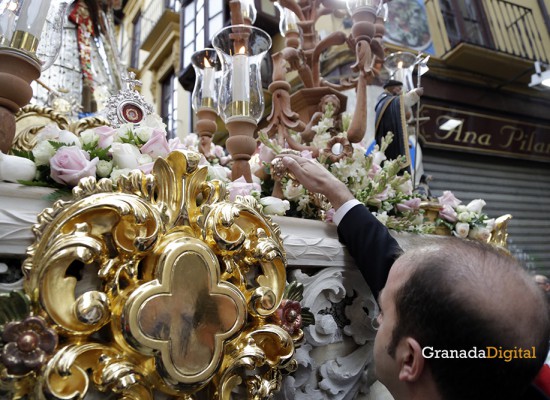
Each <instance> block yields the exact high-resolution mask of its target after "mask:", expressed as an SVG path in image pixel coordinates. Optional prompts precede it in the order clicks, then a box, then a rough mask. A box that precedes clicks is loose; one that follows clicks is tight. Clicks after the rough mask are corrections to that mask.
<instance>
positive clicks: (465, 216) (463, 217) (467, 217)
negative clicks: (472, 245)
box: [457, 211, 472, 222]
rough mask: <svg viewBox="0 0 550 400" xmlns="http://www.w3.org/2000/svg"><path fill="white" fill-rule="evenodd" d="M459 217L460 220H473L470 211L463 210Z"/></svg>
mask: <svg viewBox="0 0 550 400" xmlns="http://www.w3.org/2000/svg"><path fill="white" fill-rule="evenodd" d="M457 218H458V220H459V221H460V222H470V221H471V220H472V216H471V214H470V213H469V212H468V211H463V212H461V213H460V214H458V216H457Z"/></svg>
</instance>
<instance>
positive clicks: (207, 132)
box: [193, 0, 387, 182]
mask: <svg viewBox="0 0 550 400" xmlns="http://www.w3.org/2000/svg"><path fill="white" fill-rule="evenodd" d="M386 2H387V0H347V1H346V5H344V4H343V3H342V4H341V3H339V2H330V1H322V2H320V1H313V0H299V1H298V0H279V1H278V2H276V5H277V7H278V8H279V11H280V15H281V20H280V30H281V34H282V35H283V36H284V38H285V47H284V48H283V49H282V50H281V51H278V52H276V53H275V54H273V55H272V59H273V76H272V83H271V84H270V86H269V88H268V90H269V92H270V93H271V94H272V109H271V113H270V115H269V116H268V117H267V127H266V128H265V129H264V132H265V133H266V135H267V137H269V138H270V139H274V140H276V141H277V142H278V143H279V145H281V147H283V148H290V149H293V150H311V151H312V152H313V154H314V156H317V155H319V154H320V153H321V152H325V153H327V154H328V155H329V156H330V155H331V153H332V155H334V156H335V157H337V156H340V154H342V152H341V151H340V154H334V152H333V149H335V150H334V151H338V150H337V149H344V148H345V149H348V148H349V147H348V145H349V144H350V143H358V142H360V141H361V140H362V139H363V137H364V135H365V132H366V113H367V112H366V101H367V85H369V84H372V83H374V82H375V81H376V80H377V78H378V75H379V72H380V69H381V68H382V65H383V63H384V48H383V44H382V36H383V34H384V19H385V15H386V13H387V8H386V5H385V3H386ZM345 7H347V12H349V14H350V15H351V18H352V21H353V25H352V28H351V33H350V34H349V35H346V34H345V33H343V32H333V33H331V34H329V35H328V36H326V37H325V38H324V39H322V40H319V35H318V33H317V31H316V30H315V24H316V22H317V20H318V19H319V18H320V17H321V16H323V15H327V14H335V15H340V16H341V15H343V14H344V13H345V12H346V10H345ZM230 8H231V21H232V25H231V26H228V27H226V28H224V29H222V30H221V31H220V32H218V33H217V34H216V35H215V36H214V38H213V41H212V44H213V47H214V48H215V50H216V52H217V56H218V57H217V59H216V58H215V57H213V55H212V51H211V50H208V49H207V50H201V51H200V52H197V53H196V54H195V56H194V57H193V60H194V61H193V65H194V67H195V70H196V75H197V84H196V86H195V91H194V95H193V105H194V107H195V112H196V113H197V115H198V120H199V122H198V123H197V130H198V132H199V135H200V137H201V143H203V142H204V143H205V145H206V146H201V151H202V152H203V153H205V155H208V148H209V143H210V142H209V141H210V138H211V136H212V133H213V132H214V130H215V129H216V126H215V112H216V109H217V112H218V114H219V116H220V117H221V118H222V119H223V121H224V123H225V125H226V127H227V130H228V132H229V138H228V140H227V142H226V148H227V150H228V151H229V153H230V154H231V156H232V158H233V160H234V164H233V168H232V179H237V178H238V177H240V176H244V177H245V179H246V180H247V181H248V182H250V181H251V174H250V167H249V166H248V160H249V159H250V157H251V155H252V154H253V153H254V152H255V150H256V140H255V139H254V135H255V132H256V130H257V123H258V121H259V119H260V118H261V117H262V113H263V110H264V104H263V103H264V102H263V97H262V88H261V85H260V82H261V80H260V63H261V61H262V58H263V57H264V55H265V54H266V52H267V51H268V50H269V48H270V46H271V39H270V37H269V35H268V34H267V33H265V32H264V31H262V30H261V29H259V28H256V27H254V26H252V25H251V24H253V23H254V17H255V14H256V13H255V10H254V8H253V2H251V1H249V0H246V1H245V0H241V1H238V0H231V1H230ZM344 44H347V45H348V46H349V48H350V49H351V51H353V52H354V54H355V63H354V64H353V65H352V71H353V72H354V77H350V78H348V79H346V80H343V81H342V82H340V83H338V84H335V83H331V82H328V81H327V80H325V79H323V77H322V75H321V62H320V59H321V55H322V54H323V53H324V52H325V51H326V50H328V49H330V48H331V47H333V46H340V45H344ZM205 52H206V53H205ZM218 60H219V64H221V71H219V72H216V71H217V69H218V68H217V67H215V66H214V65H218ZM207 61H208V64H209V65H207ZM290 72H296V73H297V75H298V77H299V78H300V81H301V83H302V85H301V87H300V89H298V90H296V91H294V92H293V93H291V89H292V87H291V85H290V83H289V82H288V81H287V74H288V73H290ZM216 86H217V89H216ZM351 88H355V90H356V93H357V107H356V109H355V112H354V113H353V116H352V119H351V123H350V126H349V128H348V129H347V137H346V138H345V140H344V141H339V142H338V146H332V147H331V148H330V149H317V148H315V147H314V146H313V145H312V144H311V141H312V139H313V137H314V135H315V132H314V131H313V130H312V127H313V125H314V124H315V123H316V122H317V121H318V119H319V111H320V110H319V107H320V106H321V107H323V106H324V105H327V104H332V106H333V107H335V108H338V109H339V110H341V111H343V110H344V109H345V105H346V101H347V98H346V96H345V95H343V94H342V93H341V92H342V91H343V90H347V89H351ZM216 103H217V104H216ZM290 130H292V131H295V132H300V135H301V141H300V142H298V141H297V140H295V139H294V138H293V137H291V135H290V134H289V131H290Z"/></svg>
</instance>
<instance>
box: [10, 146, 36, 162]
mask: <svg viewBox="0 0 550 400" xmlns="http://www.w3.org/2000/svg"><path fill="white" fill-rule="evenodd" d="M11 152H12V153H13V154H14V155H16V156H17V157H23V158H27V159H29V160H31V161H34V154H32V151H24V150H15V149H12V150H11Z"/></svg>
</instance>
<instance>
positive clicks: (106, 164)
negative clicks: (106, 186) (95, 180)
mask: <svg viewBox="0 0 550 400" xmlns="http://www.w3.org/2000/svg"><path fill="white" fill-rule="evenodd" d="M96 168H97V169H96V173H97V176H99V177H100V178H107V177H108V176H109V175H110V174H111V171H112V170H113V163H112V162H111V161H107V160H99V162H98V163H97V167H96Z"/></svg>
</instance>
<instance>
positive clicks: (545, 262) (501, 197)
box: [423, 148, 550, 276]
mask: <svg viewBox="0 0 550 400" xmlns="http://www.w3.org/2000/svg"><path fill="white" fill-rule="evenodd" d="M423 161H424V171H425V173H426V174H427V175H431V176H432V177H433V180H432V181H431V182H430V189H431V191H432V195H433V196H441V194H442V192H443V191H444V190H451V191H452V192H453V193H454V194H455V196H456V197H457V198H459V199H460V200H462V202H463V203H465V204H467V203H468V202H469V201H471V200H473V199H478V198H482V199H484V200H485V201H486V202H487V205H486V206H485V208H484V211H485V212H486V213H487V214H488V215H489V216H490V217H498V216H500V215H503V214H508V213H509V214H512V216H513V218H512V220H511V221H510V222H509V224H508V248H509V249H510V250H511V251H512V253H513V254H514V255H515V256H516V257H517V258H518V259H519V260H520V261H521V262H522V264H523V265H524V266H525V267H526V268H527V269H529V270H531V271H533V272H534V271H537V273H542V274H545V275H547V276H550V165H548V164H544V163H537V162H530V161H522V160H514V159H506V158H500V157H490V156H478V155H472V154H466V153H454V152H448V151H441V150H434V149H426V148H424V149H423Z"/></svg>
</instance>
